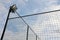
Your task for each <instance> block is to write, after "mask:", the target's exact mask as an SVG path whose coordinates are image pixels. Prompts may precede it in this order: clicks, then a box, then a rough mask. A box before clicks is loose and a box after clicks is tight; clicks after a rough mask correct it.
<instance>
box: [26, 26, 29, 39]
mask: <svg viewBox="0 0 60 40" xmlns="http://www.w3.org/2000/svg"><path fill="white" fill-rule="evenodd" d="M28 35H29V26H27V35H26V40H28Z"/></svg>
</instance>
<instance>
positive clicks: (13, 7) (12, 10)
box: [0, 4, 17, 40]
mask: <svg viewBox="0 0 60 40" xmlns="http://www.w3.org/2000/svg"><path fill="white" fill-rule="evenodd" d="M16 9H17V7H16V5H15V4H14V5H12V6H10V9H9V12H8V16H7V19H6V22H5V25H4V29H3V32H2V35H1V39H0V40H3V37H4V34H5V31H6V27H7V23H8V20H9V15H10V12H12V13H15V11H16Z"/></svg>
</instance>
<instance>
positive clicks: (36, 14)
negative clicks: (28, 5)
mask: <svg viewBox="0 0 60 40" xmlns="http://www.w3.org/2000/svg"><path fill="white" fill-rule="evenodd" d="M58 11H60V9H58V10H53V11H48V12H42V13H36V14H30V15H24V16H21V17H30V16H35V15H42V14H47V13H52V12H58ZM21 17H14V18H9V19H16V18H21Z"/></svg>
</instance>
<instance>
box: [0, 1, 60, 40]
mask: <svg viewBox="0 0 60 40" xmlns="http://www.w3.org/2000/svg"><path fill="white" fill-rule="evenodd" d="M13 4H16V6H17V8H18V9H17V12H18V13H19V14H20V15H21V16H23V15H28V14H34V13H40V12H45V11H51V10H57V9H60V0H0V36H1V34H2V30H3V27H4V24H5V21H6V17H7V14H8V11H9V7H10V6H11V5H13ZM11 17H17V15H16V13H15V14H14V13H11V14H10V18H11ZM24 20H25V21H26V22H27V23H28V24H29V25H30V27H31V28H32V29H33V30H34V31H35V33H36V34H37V35H38V36H39V37H40V38H41V40H60V12H53V13H48V14H43V15H38V16H32V17H26V18H24ZM26 28H27V25H26V24H24V22H23V21H22V20H21V19H12V20H9V22H8V25H7V29H6V33H5V36H4V40H25V38H26ZM30 33H32V32H31V31H30ZM32 34H33V33H32ZM21 37H22V38H21ZM29 37H33V38H32V39H31V38H29V39H30V40H34V38H35V35H33V36H31V35H29Z"/></svg>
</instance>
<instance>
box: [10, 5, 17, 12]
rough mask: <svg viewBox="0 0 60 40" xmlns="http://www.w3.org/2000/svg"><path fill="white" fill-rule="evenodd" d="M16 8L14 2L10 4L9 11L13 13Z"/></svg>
mask: <svg viewBox="0 0 60 40" xmlns="http://www.w3.org/2000/svg"><path fill="white" fill-rule="evenodd" d="M16 10H17V7H16V4H14V5H12V6H10V12H12V13H15V11H16Z"/></svg>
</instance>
